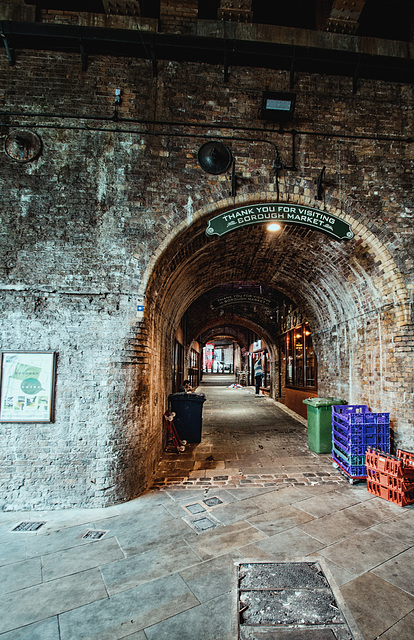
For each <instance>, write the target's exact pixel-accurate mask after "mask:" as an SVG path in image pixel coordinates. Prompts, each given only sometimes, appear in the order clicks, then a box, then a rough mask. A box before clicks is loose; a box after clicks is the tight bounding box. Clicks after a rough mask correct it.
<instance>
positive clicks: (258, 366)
mask: <svg viewBox="0 0 414 640" xmlns="http://www.w3.org/2000/svg"><path fill="white" fill-rule="evenodd" d="M262 379H263V367H262V361H261V358H258V359H257V360H256V362H255V363H254V382H255V385H256V395H257V396H258V395H260V387H261V386H262Z"/></svg>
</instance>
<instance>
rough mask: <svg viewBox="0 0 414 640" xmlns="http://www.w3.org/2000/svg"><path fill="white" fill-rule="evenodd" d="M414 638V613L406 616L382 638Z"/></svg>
mask: <svg viewBox="0 0 414 640" xmlns="http://www.w3.org/2000/svg"><path fill="white" fill-rule="evenodd" d="M413 638H414V612H412V613H409V614H408V615H406V616H404V618H402V619H401V620H399V621H398V622H396V623H395V624H394V625H393V626H392V627H391V628H390V629H387V631H386V632H385V633H384V634H383V635H382V636H381V640H412V639H413Z"/></svg>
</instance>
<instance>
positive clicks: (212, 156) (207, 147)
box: [198, 141, 232, 175]
mask: <svg viewBox="0 0 414 640" xmlns="http://www.w3.org/2000/svg"><path fill="white" fill-rule="evenodd" d="M198 161H199V163H200V166H201V167H202V168H203V169H204V171H207V173H213V174H215V175H217V174H219V173H224V172H225V171H227V169H228V168H229V167H230V165H231V162H232V155H231V152H230V149H228V148H227V147H226V145H224V144H223V143H222V142H215V141H211V142H206V143H205V144H203V146H202V147H200V149H199V151H198Z"/></svg>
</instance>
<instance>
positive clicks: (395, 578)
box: [372, 547, 414, 638]
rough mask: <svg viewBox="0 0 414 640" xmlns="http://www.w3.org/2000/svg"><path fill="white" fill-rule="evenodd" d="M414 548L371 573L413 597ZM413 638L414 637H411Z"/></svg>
mask: <svg viewBox="0 0 414 640" xmlns="http://www.w3.org/2000/svg"><path fill="white" fill-rule="evenodd" d="M413 567H414V547H411V548H410V549H407V551H403V552H402V553H400V554H399V555H398V556H396V557H395V558H392V559H391V560H388V562H384V563H383V564H382V565H381V566H379V567H376V568H375V569H372V573H375V575H377V576H379V577H380V578H382V579H383V580H386V581H387V582H390V583H391V584H393V585H394V586H395V587H398V588H399V589H402V590H403V591H406V592H407V593H409V594H410V595H412V596H414V575H413ZM413 638H414V636H413Z"/></svg>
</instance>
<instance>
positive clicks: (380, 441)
mask: <svg viewBox="0 0 414 640" xmlns="http://www.w3.org/2000/svg"><path fill="white" fill-rule="evenodd" d="M332 442H333V443H334V444H337V445H338V446H339V447H340V448H341V450H342V451H343V452H344V453H345V454H346V455H351V456H365V453H366V451H367V449H368V448H369V447H374V448H376V449H377V448H378V449H381V451H385V452H386V453H389V452H390V448H391V439H390V436H389V434H388V435H385V436H382V435H368V436H366V437H365V436H358V438H356V439H354V440H350V439H347V438H344V437H343V436H342V435H341V434H340V433H338V432H336V431H335V430H333V431H332Z"/></svg>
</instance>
